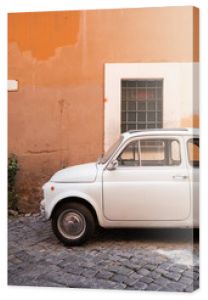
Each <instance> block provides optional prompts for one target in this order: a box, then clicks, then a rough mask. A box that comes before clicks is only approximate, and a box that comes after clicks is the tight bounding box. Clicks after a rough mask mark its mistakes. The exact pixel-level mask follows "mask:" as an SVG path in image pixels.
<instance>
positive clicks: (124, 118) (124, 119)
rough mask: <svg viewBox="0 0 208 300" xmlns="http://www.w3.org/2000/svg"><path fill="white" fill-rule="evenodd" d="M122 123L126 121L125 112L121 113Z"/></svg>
mask: <svg viewBox="0 0 208 300" xmlns="http://www.w3.org/2000/svg"><path fill="white" fill-rule="evenodd" d="M122 121H126V112H122Z"/></svg>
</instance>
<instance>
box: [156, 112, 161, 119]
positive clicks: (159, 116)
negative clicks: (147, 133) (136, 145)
mask: <svg viewBox="0 0 208 300" xmlns="http://www.w3.org/2000/svg"><path fill="white" fill-rule="evenodd" d="M157 120H158V121H162V113H161V112H158V113H157Z"/></svg>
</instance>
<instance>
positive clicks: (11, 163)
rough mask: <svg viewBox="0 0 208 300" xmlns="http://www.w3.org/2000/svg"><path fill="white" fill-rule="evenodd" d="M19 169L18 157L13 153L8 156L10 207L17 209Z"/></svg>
mask: <svg viewBox="0 0 208 300" xmlns="http://www.w3.org/2000/svg"><path fill="white" fill-rule="evenodd" d="M18 170H19V166H18V161H17V157H16V155H15V154H11V155H10V156H9V158H8V208H9V209H17V194H16V190H15V182H16V175H17V172H18Z"/></svg>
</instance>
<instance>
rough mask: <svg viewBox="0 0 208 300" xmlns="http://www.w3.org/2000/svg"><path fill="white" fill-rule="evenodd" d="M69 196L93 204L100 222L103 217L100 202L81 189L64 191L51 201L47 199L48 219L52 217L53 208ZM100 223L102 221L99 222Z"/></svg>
mask: <svg viewBox="0 0 208 300" xmlns="http://www.w3.org/2000/svg"><path fill="white" fill-rule="evenodd" d="M67 198H81V199H83V200H84V201H86V202H88V203H89V204H91V206H92V207H93V208H94V210H95V213H96V215H97V219H98V222H99V220H100V219H101V211H100V209H99V206H98V204H97V203H96V201H95V200H94V199H93V198H92V197H91V196H90V195H89V194H87V193H84V192H79V191H70V192H63V193H60V194H58V195H56V196H55V197H54V198H52V199H51V201H46V204H45V205H46V207H45V215H46V218H47V219H50V218H51V215H52V212H53V209H54V208H55V206H56V205H57V204H58V203H59V202H61V201H62V200H64V199H67ZM99 223H100V222H99Z"/></svg>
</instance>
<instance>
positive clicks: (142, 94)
mask: <svg viewBox="0 0 208 300" xmlns="http://www.w3.org/2000/svg"><path fill="white" fill-rule="evenodd" d="M146 96H147V93H146V89H137V91H136V99H137V100H146Z"/></svg>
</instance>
